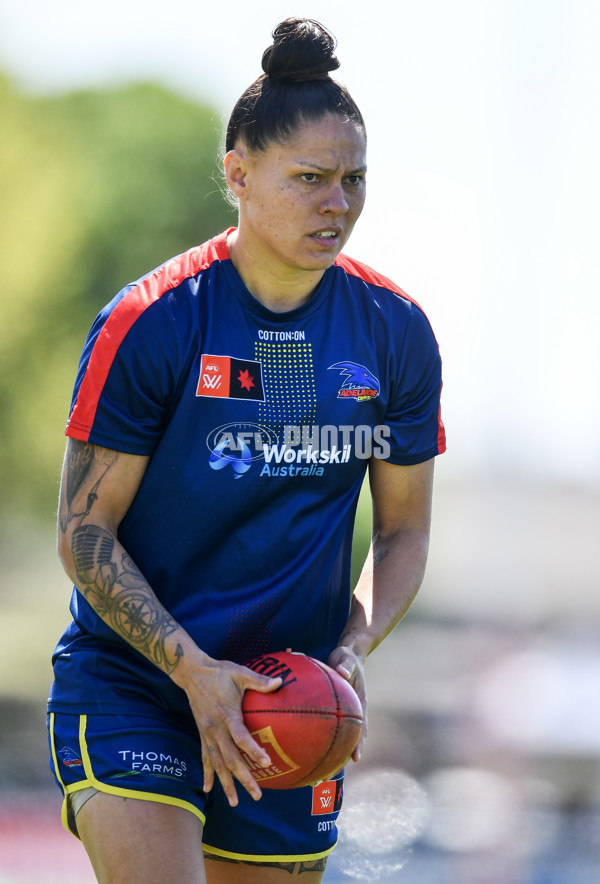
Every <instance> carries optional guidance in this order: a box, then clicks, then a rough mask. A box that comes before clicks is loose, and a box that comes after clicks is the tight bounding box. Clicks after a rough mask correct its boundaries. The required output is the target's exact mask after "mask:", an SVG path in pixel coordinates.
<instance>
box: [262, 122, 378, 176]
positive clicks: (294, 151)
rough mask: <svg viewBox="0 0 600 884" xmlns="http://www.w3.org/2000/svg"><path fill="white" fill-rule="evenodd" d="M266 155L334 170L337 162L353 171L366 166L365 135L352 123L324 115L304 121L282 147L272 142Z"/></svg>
mask: <svg viewBox="0 0 600 884" xmlns="http://www.w3.org/2000/svg"><path fill="white" fill-rule="evenodd" d="M266 152H267V153H273V154H277V155H278V156H279V157H280V158H281V160H283V161H286V162H295V163H298V164H300V165H306V164H308V165H311V164H313V165H315V164H316V165H320V164H324V165H323V168H330V167H331V165H332V163H333V167H334V168H335V167H336V166H337V165H339V163H340V162H343V163H344V164H345V165H351V166H352V167H353V168H362V167H363V166H365V165H366V153H367V143H366V138H365V135H364V132H363V131H362V130H361V129H360V128H359V127H358V126H357V125H356V123H354V122H353V121H352V120H347V119H345V118H344V117H340V116H338V115H336V114H327V115H326V116H324V117H322V118H321V119H320V120H316V121H313V120H311V121H305V122H302V123H301V124H300V126H299V127H298V129H297V131H296V133H295V134H294V135H293V136H292V137H291V138H289V139H288V140H287V141H286V142H285V143H284V144H280V143H275V142H274V143H272V144H271V145H270V146H269V147H268V148H267V151H266Z"/></svg>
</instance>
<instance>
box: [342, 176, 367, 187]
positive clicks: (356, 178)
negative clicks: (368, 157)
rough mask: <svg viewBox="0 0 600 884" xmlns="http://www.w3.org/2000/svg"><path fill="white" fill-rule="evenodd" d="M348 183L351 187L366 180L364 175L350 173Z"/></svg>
mask: <svg viewBox="0 0 600 884" xmlns="http://www.w3.org/2000/svg"><path fill="white" fill-rule="evenodd" d="M346 181H347V183H348V184H349V185H350V186H351V187H357V186H358V185H359V184H363V183H364V181H365V176H364V175H348V177H347V178H346Z"/></svg>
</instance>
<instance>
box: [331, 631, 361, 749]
mask: <svg viewBox="0 0 600 884" xmlns="http://www.w3.org/2000/svg"><path fill="white" fill-rule="evenodd" d="M328 663H329V665H330V666H331V668H332V669H335V671H336V672H337V673H339V675H341V676H342V678H345V679H346V681H349V682H350V684H351V685H352V687H353V688H354V690H355V691H356V693H357V695H358V699H359V700H360V703H361V706H362V710H363V728H362V734H361V736H360V740H359V741H358V745H357V747H356V749H355V750H354V752H353V753H352V760H353V761H359V759H360V756H361V754H362V750H363V746H364V744H365V740H366V738H367V691H366V687H365V664H364V660H362V658H361V657H359V656H358V654H356V653H355V652H354V651H353V650H351V649H350V648H349V647H348V646H347V645H339V646H338V647H337V648H335V649H334V650H333V651H332V652H331V654H330V655H329V660H328Z"/></svg>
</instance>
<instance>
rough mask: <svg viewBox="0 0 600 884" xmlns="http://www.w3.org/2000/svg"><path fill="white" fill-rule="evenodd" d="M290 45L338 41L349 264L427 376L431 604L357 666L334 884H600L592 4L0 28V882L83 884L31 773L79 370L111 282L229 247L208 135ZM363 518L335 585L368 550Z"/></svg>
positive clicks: (599, 73) (4, 22) (62, 11)
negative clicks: (353, 221)
mask: <svg viewBox="0 0 600 884" xmlns="http://www.w3.org/2000/svg"><path fill="white" fill-rule="evenodd" d="M288 15H302V16H308V17H313V18H316V19H318V20H319V21H322V22H323V23H324V24H325V25H326V26H327V27H328V28H329V29H330V30H331V31H332V32H333V33H334V34H335V35H336V37H337V38H338V41H339V50H338V51H339V57H340V59H341V61H342V66H341V68H340V70H339V72H338V74H337V78H338V79H339V80H341V81H342V82H344V83H345V84H346V85H347V86H348V87H349V88H350V90H351V92H352V94H353V96H354V97H355V99H356V100H357V102H358V104H359V106H360V107H361V109H362V111H363V113H364V116H365V118H366V121H367V126H368V132H369V197H368V201H367V207H366V209H365V212H364V214H363V217H362V219H361V221H360V222H359V225H358V227H357V229H356V231H355V233H354V234H353V238H352V240H351V242H350V244H349V246H348V247H347V251H348V252H349V253H350V254H352V255H353V256H355V257H357V258H359V259H360V260H362V261H364V262H366V263H368V264H372V265H373V266H375V267H376V268H377V269H378V270H379V271H380V272H382V273H384V274H386V275H388V276H390V277H391V278H393V279H394V280H395V281H396V282H397V283H398V284H399V285H401V286H402V287H403V288H404V289H405V290H406V291H407V292H408V293H409V294H410V295H411V296H412V297H413V298H415V299H416V300H417V301H418V302H419V303H420V304H421V305H422V306H423V307H424V309H425V310H426V312H427V314H428V316H429V318H430V319H431V321H432V324H433V326H434V329H435V331H436V335H437V337H438V340H439V343H440V348H441V352H442V357H443V360H444V382H445V387H444V399H443V415H444V419H445V423H446V427H447V431H448V452H447V453H446V454H445V455H444V456H443V457H441V458H440V459H439V462H438V465H437V477H436V499H435V513H434V523H433V534H432V547H431V556H430V563H429V568H428V572H427V577H426V580H425V583H424V585H423V588H422V590H421V592H420V594H419V596H418V598H417V600H416V602H415V604H414V606H413V608H412V609H411V611H410V613H409V614H408V616H407V617H406V618H405V620H404V622H403V623H402V624H401V625H400V626H399V627H398V629H397V630H396V632H395V633H394V634H393V635H392V636H391V637H390V638H389V639H388V640H387V641H386V642H385V643H384V644H383V645H382V646H381V647H380V648H379V649H377V651H376V652H375V653H374V654H373V655H372V657H371V658H370V660H369V663H368V669H367V677H368V683H369V687H370V701H371V715H370V737H369V741H368V744H367V750H366V753H365V757H364V760H363V761H362V762H361V764H360V765H357V766H352V769H351V770H349V772H348V775H347V786H346V797H345V812H344V814H343V816H342V825H341V840H340V846H339V848H338V849H337V851H336V852H335V853H334V854H333V857H332V859H331V860H330V863H329V870H328V874H327V876H326V880H328V881H330V882H332V884H340V882H343V881H352V880H354V881H384V882H385V881H394V882H395V881H397V882H407V884H412V882H418V884H597V881H598V880H600V642H599V641H598V639H599V632H600V626H599V623H600V619H599V615H600V592H599V590H600V576H599V569H598V561H597V559H598V556H597V540H596V535H597V533H598V529H599V527H600V450H599V442H598V435H599V433H598V431H599V429H600V408H599V404H598V387H599V381H600V349H599V347H598V333H599V331H600V323H599V319H600V297H599V295H600V270H599V254H598V242H599V241H600V221H599V211H598V206H599V204H600V165H599V163H598V157H599V156H600V118H599V114H598V106H599V96H600V62H599V60H598V45H600V6H599V5H598V4H597V3H596V2H595V0H489V2H487V3H481V2H479V0H456V2H454V3H451V4H449V3H446V2H443V0H426V2H422V3H414V2H411V3H409V2H408V0H398V2H396V3H394V4H385V5H384V4H370V5H368V4H363V3H358V2H357V0H346V2H345V3H343V4H342V3H339V2H334V0H320V2H319V3H315V2H308V0H307V2H303V3H300V4H294V5H290V4H289V3H285V2H281V0H279V2H266V0H254V2H253V3H252V4H249V3H242V2H241V0H229V3H227V4H226V6H225V7H221V6H220V5H218V4H212V5H210V6H209V5H208V4H198V3H192V2H191V0H170V2H169V3H168V4H158V3H155V2H153V0H146V2H141V0H103V3H102V4H92V3H88V2H81V0H54V2H53V3H51V4H50V3H46V2H44V0H3V2H2V5H1V6H0V108H1V111H0V113H1V117H0V118H1V121H2V122H1V126H2V137H1V139H0V198H1V200H2V211H1V212H0V259H1V262H2V271H3V273H2V275H3V279H4V283H3V285H2V291H1V294H0V434H1V444H2V458H1V460H0V487H1V488H2V494H1V498H0V524H1V532H0V555H1V558H0V581H1V586H2V589H1V617H0V648H1V649H2V651H1V654H0V661H1V663H0V667H1V668H0V884H29V882H36V884H53V882H58V881H60V882H61V884H91V882H92V881H93V877H92V875H91V872H90V871H89V865H88V863H87V860H86V858H85V855H84V852H83V849H82V848H81V846H80V845H79V844H78V843H77V842H76V841H75V839H73V838H71V837H70V836H68V835H66V833H64V832H63V831H62V829H61V827H60V822H59V819H58V814H59V808H60V797H59V794H58V791H57V790H56V788H55V787H54V785H53V783H52V782H51V781H50V775H49V772H48V766H47V760H46V746H45V732H44V713H45V701H46V696H47V692H48V688H49V684H50V680H51V672H50V662H49V660H50V655H51V652H52V649H53V647H54V645H55V643H56V640H57V638H58V636H59V635H60V633H61V632H62V630H63V628H64V626H65V625H66V622H67V619H68V612H67V606H68V600H69V595H70V587H69V585H68V582H67V580H66V578H65V577H64V576H63V575H62V573H61V570H60V567H59V565H58V562H57V560H56V557H55V553H54V518H55V506H56V503H55V500H56V493H57V488H58V475H59V470H60V464H61V458H62V452H63V447H64V438H63V431H64V425H65V421H66V417H67V411H68V405H69V400H70V393H71V389H72V385H73V381H74V377H75V370H76V363H77V359H78V356H79V351H80V348H81V345H82V342H83V339H84V337H85V334H86V333H87V330H88V327H89V325H90V323H91V321H92V320H93V318H94V315H95V313H96V311H97V310H98V309H99V307H101V306H102V305H103V304H104V303H106V302H107V301H108V300H109V299H110V298H111V297H112V296H113V294H115V293H116V292H117V291H118V290H119V289H120V288H121V287H122V286H123V284H125V283H127V282H128V281H130V280H132V279H135V278H137V277H138V276H140V275H141V274H143V273H145V272H147V271H148V270H150V269H151V268H152V267H154V266H156V265H157V264H159V263H160V262H162V261H163V260H166V259H167V258H169V257H171V256H172V255H174V254H177V253H179V252H181V251H184V250H185V249H187V248H189V247H191V246H192V245H194V244H196V243H199V242H202V241H203V240H204V239H206V238H207V237H209V236H210V235H212V234H214V233H216V232H218V231H220V230H221V229H222V228H224V227H225V226H228V225H230V224H234V223H235V216H234V215H233V214H232V211H231V210H230V209H228V208H227V206H226V204H225V203H224V201H223V199H222V195H221V183H220V173H219V163H218V159H217V155H218V152H219V148H220V143H221V135H222V130H223V124H224V121H226V119H227V117H228V114H229V111H230V109H231V107H232V106H233V104H234V102H235V101H236V99H237V98H238V96H239V94H240V93H241V92H242V91H243V90H244V89H245V88H246V86H247V85H248V84H249V83H250V82H251V81H252V80H253V79H255V77H256V76H257V75H258V74H259V73H260V57H261V54H262V51H263V49H264V48H265V47H266V46H267V45H268V44H269V42H270V32H271V30H272V29H273V27H274V26H275V25H276V24H277V23H278V22H279V21H280V20H281V19H283V18H285V17H286V16H288ZM368 522H369V503H368V499H367V496H366V495H364V498H363V499H362V500H361V507H360V511H359V519H358V523H357V532H356V563H357V568H358V566H359V563H360V561H361V559H362V557H363V555H364V552H365V549H366V544H367V538H368V531H369V525H368Z"/></svg>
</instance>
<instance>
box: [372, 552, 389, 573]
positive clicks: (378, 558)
mask: <svg viewBox="0 0 600 884" xmlns="http://www.w3.org/2000/svg"><path fill="white" fill-rule="evenodd" d="M387 554H388V550H387V549H380V550H379V551H378V552H376V553H373V570H375V568H378V567H379V565H381V563H382V561H383V560H384V559H385V557H386V556H387Z"/></svg>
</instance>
